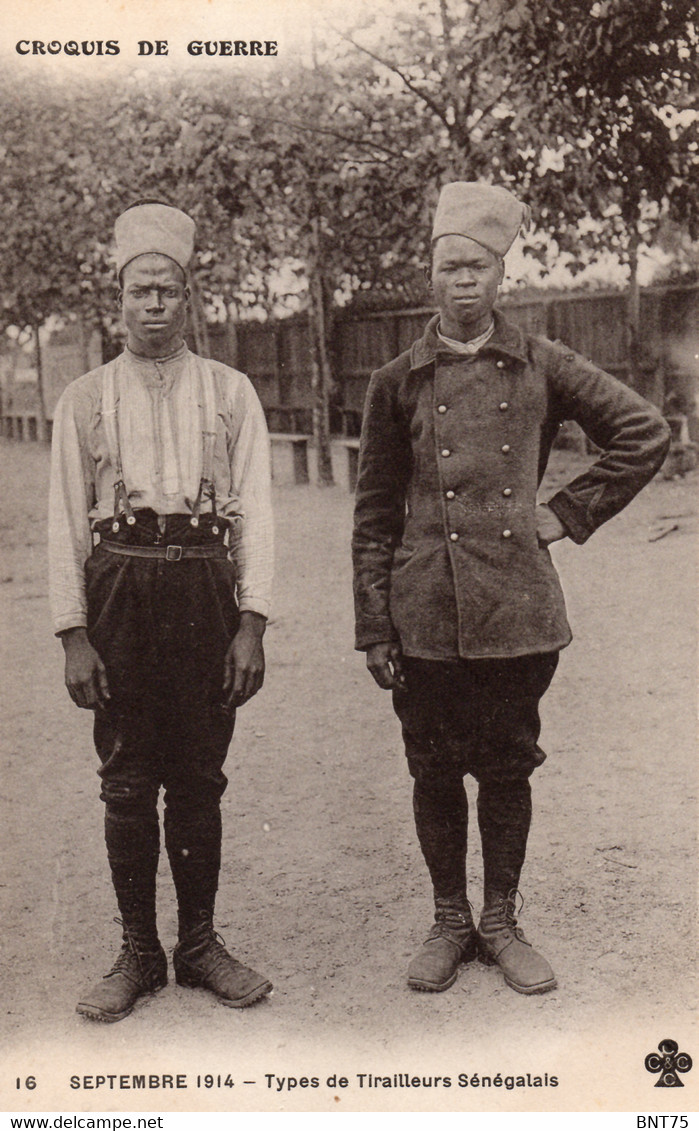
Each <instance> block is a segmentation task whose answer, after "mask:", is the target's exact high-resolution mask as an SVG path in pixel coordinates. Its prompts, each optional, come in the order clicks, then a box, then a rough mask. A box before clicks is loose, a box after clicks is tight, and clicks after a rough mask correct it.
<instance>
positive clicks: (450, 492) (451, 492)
mask: <svg viewBox="0 0 699 1131" xmlns="http://www.w3.org/2000/svg"><path fill="white" fill-rule="evenodd" d="M447 498H448V499H455V498H456V495H455V493H454V492H453V491H447Z"/></svg>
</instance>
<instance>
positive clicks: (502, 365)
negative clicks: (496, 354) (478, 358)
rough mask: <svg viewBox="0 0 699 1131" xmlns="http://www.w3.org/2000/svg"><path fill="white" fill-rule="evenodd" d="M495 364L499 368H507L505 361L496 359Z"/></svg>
mask: <svg viewBox="0 0 699 1131" xmlns="http://www.w3.org/2000/svg"><path fill="white" fill-rule="evenodd" d="M495 364H496V366H497V368H498V369H504V368H505V362H504V361H496V362H495Z"/></svg>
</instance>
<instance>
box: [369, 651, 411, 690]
mask: <svg viewBox="0 0 699 1131" xmlns="http://www.w3.org/2000/svg"><path fill="white" fill-rule="evenodd" d="M366 666H367V667H368V669H369V671H370V672H371V674H372V675H373V677H374V679H375V680H376V682H377V683H378V685H379V687H382V688H383V689H384V691H392V690H394V689H395V688H400V689H404V688H405V676H404V674H403V649H402V648H401V646H400V642H399V641H398V640H388V641H386V642H385V643H381V644H372V645H371V646H370V647H369V648H367V652H366Z"/></svg>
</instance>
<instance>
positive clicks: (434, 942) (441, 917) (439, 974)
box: [408, 899, 478, 993]
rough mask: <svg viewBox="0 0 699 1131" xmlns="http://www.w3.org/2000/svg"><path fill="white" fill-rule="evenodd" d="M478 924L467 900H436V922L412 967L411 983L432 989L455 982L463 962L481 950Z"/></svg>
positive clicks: (424, 988) (413, 986)
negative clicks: (474, 920) (477, 930)
mask: <svg viewBox="0 0 699 1131" xmlns="http://www.w3.org/2000/svg"><path fill="white" fill-rule="evenodd" d="M477 949H478V948H477V935H476V927H475V924H474V922H473V916H472V915H471V908H470V905H469V904H468V903H467V902H464V903H450V902H449V901H448V900H441V899H438V900H436V903H435V915H434V925H433V927H432V930H431V931H430V933H429V935H428V936H427V938H426V940H425V942H424V944H423V946H422V949H421V950H420V951H418V953H417V954H416V955H415V957H414V958H413V960H412V962H411V963H410V966H409V967H408V985H409V986H410V988H411V989H413V990H428V991H431V992H432V993H436V992H439V991H441V990H448V989H449V987H450V986H453V985H454V982H455V981H456V975H457V973H458V970H459V965H460V963H462V962H471V961H472V959H474V958H475V957H476V954H477Z"/></svg>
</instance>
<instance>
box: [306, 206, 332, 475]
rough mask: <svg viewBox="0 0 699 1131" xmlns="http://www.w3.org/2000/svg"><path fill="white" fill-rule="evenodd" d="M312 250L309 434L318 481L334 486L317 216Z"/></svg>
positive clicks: (328, 370) (329, 374)
mask: <svg viewBox="0 0 699 1131" xmlns="http://www.w3.org/2000/svg"><path fill="white" fill-rule="evenodd" d="M312 236H313V250H312V254H311V257H310V262H309V272H308V274H309V279H308V282H309V291H310V304H309V309H308V328H309V331H310V338H311V391H312V393H313V438H314V440H315V444H316V457H317V460H318V482H319V484H320V485H321V486H322V487H332V486H334V483H335V480H334V478H333V467H332V456H331V452H330V390H331V388H332V371H331V368H330V360H329V357H328V347H327V341H326V332H327V328H326V311H325V287H324V284H323V273H322V264H321V259H320V238H319V228H318V218H317V216H316V217H314V218H313V220H312Z"/></svg>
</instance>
